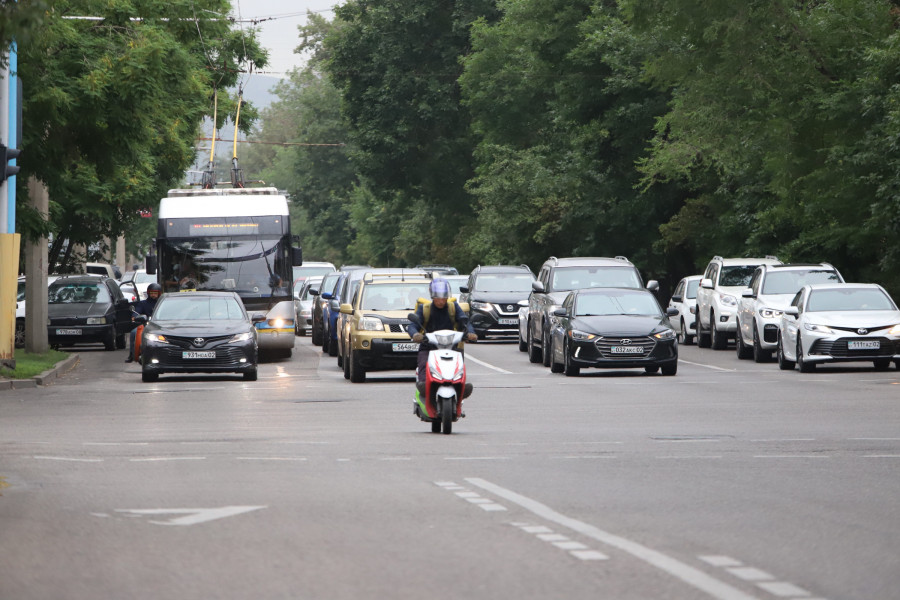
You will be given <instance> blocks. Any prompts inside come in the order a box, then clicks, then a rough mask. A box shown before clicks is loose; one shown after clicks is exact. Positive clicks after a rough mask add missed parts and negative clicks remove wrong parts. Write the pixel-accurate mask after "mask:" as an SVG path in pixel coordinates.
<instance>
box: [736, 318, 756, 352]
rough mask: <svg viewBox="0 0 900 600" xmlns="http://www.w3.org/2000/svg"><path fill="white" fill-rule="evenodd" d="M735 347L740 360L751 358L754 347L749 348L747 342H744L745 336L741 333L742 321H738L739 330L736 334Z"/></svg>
mask: <svg viewBox="0 0 900 600" xmlns="http://www.w3.org/2000/svg"><path fill="white" fill-rule="evenodd" d="M734 349H735V352H737V357H738V359H740V360H743V359H745V358H750V357H751V356H752V354H753V348H748V347H747V344H745V343H744V336H743V335H741V323H740V321H738V324H737V332H736V333H735V335H734Z"/></svg>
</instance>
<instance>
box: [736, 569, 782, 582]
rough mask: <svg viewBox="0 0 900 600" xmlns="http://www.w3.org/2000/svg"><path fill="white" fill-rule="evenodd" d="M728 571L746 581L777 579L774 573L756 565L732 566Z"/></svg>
mask: <svg viewBox="0 0 900 600" xmlns="http://www.w3.org/2000/svg"><path fill="white" fill-rule="evenodd" d="M728 572H729V573H731V574H732V575H734V576H735V577H737V578H738V579H743V580H744V581H772V580H773V579H775V577H773V576H772V575H770V574H768V573H766V572H765V571H763V570H761V569H757V568H755V567H731V568H729V569H728Z"/></svg>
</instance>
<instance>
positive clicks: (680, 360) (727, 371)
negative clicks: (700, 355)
mask: <svg viewBox="0 0 900 600" xmlns="http://www.w3.org/2000/svg"><path fill="white" fill-rule="evenodd" d="M678 362H681V363H684V364H686V365H694V366H695V367H704V368H706V369H715V370H716V371H725V372H726V373H734V372H736V371H737V369H723V368H722V367H714V366H712V365H704V364H703V363H695V362H691V361H689V360H684V359H683V358H679V359H678Z"/></svg>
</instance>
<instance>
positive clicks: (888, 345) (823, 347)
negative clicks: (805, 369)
mask: <svg viewBox="0 0 900 600" xmlns="http://www.w3.org/2000/svg"><path fill="white" fill-rule="evenodd" d="M852 341H861V342H874V341H878V342H881V344H880V345H881V347H880V348H879V349H878V350H872V349H864V350H849V349H848V348H847V342H852ZM896 352H897V350H896V349H895V348H894V342H892V341H891V340H889V339H888V338H884V337H871V338H869V337H860V338H840V339H837V340H816V341H815V342H813V345H812V348H810V350H809V353H810V354H824V355H826V356H833V357H835V358H853V357H854V356H885V355H890V354H895V353H896Z"/></svg>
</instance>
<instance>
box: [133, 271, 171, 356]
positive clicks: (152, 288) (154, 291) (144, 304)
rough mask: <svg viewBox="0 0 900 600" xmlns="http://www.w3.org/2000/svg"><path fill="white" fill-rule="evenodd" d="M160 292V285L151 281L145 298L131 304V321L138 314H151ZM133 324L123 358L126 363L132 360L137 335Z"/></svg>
mask: <svg viewBox="0 0 900 600" xmlns="http://www.w3.org/2000/svg"><path fill="white" fill-rule="evenodd" d="M161 293H162V287H161V286H160V285H159V284H158V283H151V284H150V285H148V286H147V298H146V299H145V300H141V301H140V302H135V303H134V304H133V305H132V306H131V311H132V312H133V313H134V316H133V317H132V318H131V319H132V321H133V320H134V317H136V316H138V315H144V316H147V317H149V316H151V315H152V314H153V309H154V308H156V303H157V302H158V301H159V296H160V294H161ZM134 325H135V327H134V328H132V330H131V333H129V334H128V339H129V341H130V342H131V346H130V347H129V349H128V358H126V359H125V362H127V363H130V362H134V338H135V337H137V324H136V323H135V324H134Z"/></svg>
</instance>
